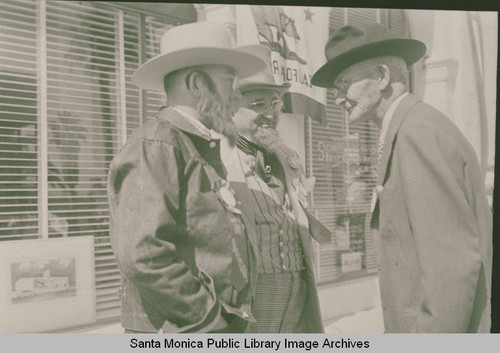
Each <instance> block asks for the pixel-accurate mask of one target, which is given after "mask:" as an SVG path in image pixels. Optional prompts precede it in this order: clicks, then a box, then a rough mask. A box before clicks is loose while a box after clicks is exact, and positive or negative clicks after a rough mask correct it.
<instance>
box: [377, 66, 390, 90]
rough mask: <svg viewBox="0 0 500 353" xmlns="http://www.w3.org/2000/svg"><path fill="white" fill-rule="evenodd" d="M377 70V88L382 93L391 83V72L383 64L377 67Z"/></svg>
mask: <svg viewBox="0 0 500 353" xmlns="http://www.w3.org/2000/svg"><path fill="white" fill-rule="evenodd" d="M377 68H378V72H379V74H380V78H379V87H380V90H381V91H384V90H385V89H386V88H387V86H388V85H389V83H390V82H391V71H390V70H389V67H388V66H387V65H385V64H380V65H378V66H377Z"/></svg>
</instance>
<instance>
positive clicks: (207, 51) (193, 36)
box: [132, 22, 265, 91]
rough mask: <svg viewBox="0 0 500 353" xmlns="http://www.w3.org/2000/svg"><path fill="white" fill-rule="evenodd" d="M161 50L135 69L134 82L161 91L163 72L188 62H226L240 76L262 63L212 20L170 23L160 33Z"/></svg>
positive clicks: (205, 63) (250, 72) (188, 63)
mask: <svg viewBox="0 0 500 353" xmlns="http://www.w3.org/2000/svg"><path fill="white" fill-rule="evenodd" d="M160 52H161V54H160V55H158V56H156V57H154V58H152V59H151V60H149V61H147V62H146V63H144V64H143V65H141V66H140V67H139V68H138V69H137V70H136V71H135V73H134V75H133V76H132V82H133V83H134V84H135V85H137V86H139V87H141V88H143V89H148V90H154V91H163V78H164V77H165V75H168V74H169V73H172V72H174V71H176V70H180V69H184V68H187V67H191V66H198V65H226V66H229V67H231V68H233V69H234V70H235V74H236V75H237V76H238V77H239V78H245V77H248V76H251V75H253V74H255V73H257V72H258V71H259V70H261V69H263V68H264V66H265V63H264V61H263V60H262V59H260V58H258V57H256V56H254V55H252V54H249V53H245V52H242V51H239V50H237V49H236V44H235V42H234V40H233V37H232V36H231V34H230V33H229V32H228V31H227V30H226V28H225V27H224V26H223V25H221V24H218V23H211V22H194V23H190V24H186V25H181V26H176V27H173V28H172V29H170V30H168V31H167V32H165V33H164V34H163V36H162V37H161V40H160Z"/></svg>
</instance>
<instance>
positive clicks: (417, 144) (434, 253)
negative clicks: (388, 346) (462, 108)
mask: <svg viewBox="0 0 500 353" xmlns="http://www.w3.org/2000/svg"><path fill="white" fill-rule="evenodd" d="M377 185H379V187H378V189H379V190H380V189H382V188H381V187H380V185H382V186H383V190H382V191H381V192H379V195H378V202H377V204H376V207H375V211H374V214H373V217H372V227H374V228H377V229H378V232H375V235H376V236H375V238H376V244H377V253H378V257H379V280H380V288H381V296H382V306H383V312H384V322H385V329H386V332H489V330H490V293H491V267H492V263H491V262H492V219H491V213H490V209H489V207H488V204H487V201H486V196H485V191H484V180H483V175H482V173H481V171H480V168H479V165H478V162H477V158H476V155H475V152H474V150H473V149H472V147H471V145H470V144H469V143H468V142H467V140H466V139H465V137H464V136H463V135H462V133H461V132H460V131H459V130H458V128H457V127H456V126H455V125H454V124H453V122H451V121H450V120H449V119H448V118H447V117H446V116H444V115H443V114H442V113H440V112H439V111H437V110H436V109H434V108H432V107H431V106H429V105H427V104H425V103H422V102H421V101H420V100H419V99H417V98H416V97H415V96H412V95H409V96H408V97H406V98H404V99H403V101H402V102H401V103H400V104H399V106H398V107H397V109H396V111H395V114H394V116H393V119H392V121H391V123H390V126H389V130H388V133H387V136H386V138H385V141H384V149H383V153H382V159H381V162H380V165H379V176H378V181H377Z"/></svg>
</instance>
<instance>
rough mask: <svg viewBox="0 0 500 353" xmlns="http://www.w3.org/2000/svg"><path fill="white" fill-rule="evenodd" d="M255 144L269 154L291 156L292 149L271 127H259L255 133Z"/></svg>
mask: <svg viewBox="0 0 500 353" xmlns="http://www.w3.org/2000/svg"><path fill="white" fill-rule="evenodd" d="M252 138H253V142H255V143H256V144H257V145H259V146H260V147H262V148H264V150H265V151H266V152H268V153H274V154H277V155H279V156H289V155H290V148H289V147H287V146H286V145H285V143H284V142H283V140H282V139H281V137H280V136H279V135H278V132H277V131H276V130H275V129H273V128H270V127H266V126H258V127H257V129H256V130H255V132H254V133H253V136H252Z"/></svg>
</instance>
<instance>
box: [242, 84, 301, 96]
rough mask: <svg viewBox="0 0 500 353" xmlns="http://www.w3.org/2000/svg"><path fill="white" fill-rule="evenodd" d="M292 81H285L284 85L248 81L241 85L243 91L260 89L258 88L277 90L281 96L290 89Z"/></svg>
mask: <svg viewBox="0 0 500 353" xmlns="http://www.w3.org/2000/svg"><path fill="white" fill-rule="evenodd" d="M290 86H291V84H290V82H286V83H283V84H282V85H273V84H270V83H260V82H247V83H244V84H241V85H240V91H241V93H245V92H248V91H253V90H258V89H266V90H272V91H277V92H278V94H279V95H280V96H282V95H283V94H285V93H286V91H288V90H289V89H290Z"/></svg>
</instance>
